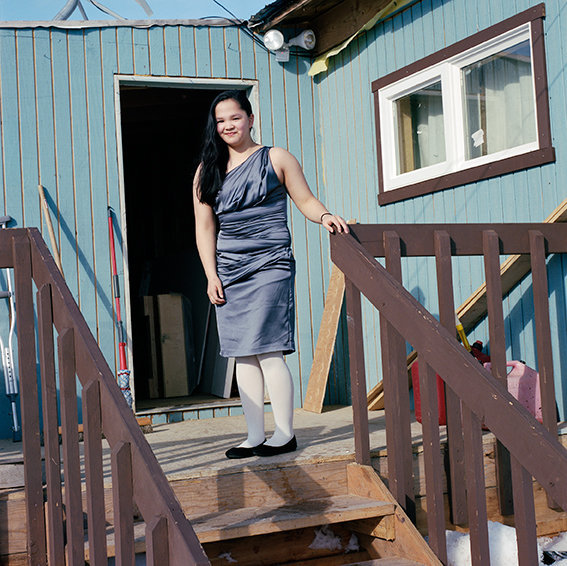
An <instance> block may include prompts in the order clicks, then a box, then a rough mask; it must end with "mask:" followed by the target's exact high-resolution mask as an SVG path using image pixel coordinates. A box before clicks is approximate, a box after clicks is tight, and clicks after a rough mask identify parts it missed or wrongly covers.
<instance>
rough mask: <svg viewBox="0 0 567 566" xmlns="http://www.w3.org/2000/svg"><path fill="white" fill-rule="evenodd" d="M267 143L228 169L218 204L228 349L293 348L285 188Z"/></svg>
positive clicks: (231, 353) (220, 322)
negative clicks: (270, 155)
mask: <svg viewBox="0 0 567 566" xmlns="http://www.w3.org/2000/svg"><path fill="white" fill-rule="evenodd" d="M269 151H270V148H269V147H262V148H260V149H258V150H256V151H255V152H254V153H253V154H252V155H250V156H249V157H248V159H246V161H244V162H243V163H241V164H240V165H238V166H237V167H235V168H234V169H232V170H231V171H229V172H228V173H227V175H226V178H225V180H224V183H223V185H222V187H221V189H220V191H219V193H218V195H217V198H216V202H215V206H214V211H215V213H216V215H217V218H218V221H219V226H220V231H219V233H218V237H217V272H218V275H219V278H220V280H221V282H222V285H223V290H224V294H225V299H226V302H225V303H224V304H222V305H217V307H216V313H217V326H218V333H219V340H220V346H221V351H220V354H221V356H225V357H238V356H250V355H254V354H265V353H268V352H279V351H283V352H284V353H285V354H289V353H291V352H294V351H295V344H294V318H295V314H294V312H295V306H294V278H295V260H294V258H293V253H292V251H291V236H290V233H289V230H288V227H287V191H286V189H285V187H284V186H283V185H282V184H281V183H280V181H279V179H278V177H277V175H276V172H275V171H274V168H273V166H272V163H271V161H270V157H269Z"/></svg>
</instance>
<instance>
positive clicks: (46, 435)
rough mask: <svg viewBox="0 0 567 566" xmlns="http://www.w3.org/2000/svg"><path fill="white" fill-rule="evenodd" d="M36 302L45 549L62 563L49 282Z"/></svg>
mask: <svg viewBox="0 0 567 566" xmlns="http://www.w3.org/2000/svg"><path fill="white" fill-rule="evenodd" d="M37 306H38V313H37V317H38V326H39V328H38V332H39V362H40V368H41V395H42V405H43V444H44V446H45V478H46V494H47V525H48V529H47V539H48V545H47V552H48V561H49V564H50V565H52V564H64V563H65V544H64V536H63V500H62V496H61V457H60V453H59V432H58V427H59V421H58V416H57V382H56V378H55V348H54V343H53V310H52V302H51V285H48V284H46V285H43V286H42V287H41V289H40V290H39V291H38V293H37Z"/></svg>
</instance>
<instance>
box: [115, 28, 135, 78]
mask: <svg viewBox="0 0 567 566" xmlns="http://www.w3.org/2000/svg"><path fill="white" fill-rule="evenodd" d="M116 47H117V49H118V72H119V73H122V74H125V75H130V74H132V73H133V72H134V44H133V40H132V29H131V28H126V27H124V28H123V27H119V28H116Z"/></svg>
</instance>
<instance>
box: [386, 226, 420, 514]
mask: <svg viewBox="0 0 567 566" xmlns="http://www.w3.org/2000/svg"><path fill="white" fill-rule="evenodd" d="M383 245H384V257H385V259H386V269H387V270H388V273H390V275H391V276H392V277H393V278H394V279H395V280H396V281H398V282H399V283H401V282H402V263H401V249H400V238H399V236H398V235H397V234H396V233H395V232H391V231H386V232H384V234H383ZM380 341H381V346H382V374H383V375H382V381H383V384H384V403H385V406H386V407H387V408H388V409H387V411H386V443H387V448H388V487H389V489H390V491H391V492H392V494H393V495H394V497H395V498H396V500H397V501H398V502H399V503H400V504H401V505H402V506H403V507H404V509H405V511H406V513H407V514H408V515H409V517H410V518H411V519H412V520H415V497H414V490H413V462H412V447H411V446H412V444H411V428H410V405H409V387H408V376H407V365H406V341H405V340H404V338H403V336H401V334H400V333H399V332H397V331H396V329H395V328H394V327H393V326H392V325H391V324H390V322H388V320H387V319H386V318H385V317H383V316H382V314H380Z"/></svg>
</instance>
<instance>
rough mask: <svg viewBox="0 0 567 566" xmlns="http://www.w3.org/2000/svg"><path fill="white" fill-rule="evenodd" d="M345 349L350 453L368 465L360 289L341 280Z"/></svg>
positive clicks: (368, 446) (368, 451) (368, 448)
mask: <svg viewBox="0 0 567 566" xmlns="http://www.w3.org/2000/svg"><path fill="white" fill-rule="evenodd" d="M345 291H346V307H347V326H348V349H349V356H350V389H351V400H352V417H353V424H354V452H355V458H356V462H357V463H358V464H362V465H370V438H369V436H368V408H367V404H366V373H365V369H364V337H363V335H362V311H361V307H360V291H359V290H358V289H357V288H356V287H355V286H354V285H353V284H352V283H351V281H350V280H349V279H348V278H347V279H346V280H345Z"/></svg>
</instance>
